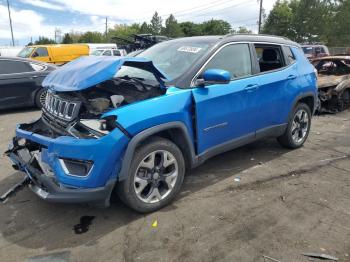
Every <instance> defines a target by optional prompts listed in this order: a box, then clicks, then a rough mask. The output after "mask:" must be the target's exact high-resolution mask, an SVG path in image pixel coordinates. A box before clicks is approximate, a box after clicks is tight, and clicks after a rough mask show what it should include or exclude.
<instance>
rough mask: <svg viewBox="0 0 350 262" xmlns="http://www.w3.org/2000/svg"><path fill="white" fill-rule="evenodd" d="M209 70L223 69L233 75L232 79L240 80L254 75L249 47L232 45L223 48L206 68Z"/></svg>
mask: <svg viewBox="0 0 350 262" xmlns="http://www.w3.org/2000/svg"><path fill="white" fill-rule="evenodd" d="M207 69H222V70H226V71H228V72H230V73H231V77H232V78H240V77H245V76H249V75H251V74H252V64H251V58H250V51H249V46H248V45H247V44H232V45H228V46H225V47H224V48H222V49H221V50H220V51H219V52H218V53H217V54H216V55H215V56H214V57H213V58H212V59H211V60H210V61H209V63H208V64H207V65H206V66H205V69H204V71H205V70H207Z"/></svg>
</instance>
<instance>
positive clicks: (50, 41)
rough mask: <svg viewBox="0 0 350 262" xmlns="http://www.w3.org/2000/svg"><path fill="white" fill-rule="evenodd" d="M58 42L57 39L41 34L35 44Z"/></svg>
mask: <svg viewBox="0 0 350 262" xmlns="http://www.w3.org/2000/svg"><path fill="white" fill-rule="evenodd" d="M49 44H56V42H55V40H53V39H49V38H47V37H45V36H39V39H38V40H36V41H35V42H34V45H49Z"/></svg>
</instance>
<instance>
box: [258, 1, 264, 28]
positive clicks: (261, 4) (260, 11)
mask: <svg viewBox="0 0 350 262" xmlns="http://www.w3.org/2000/svg"><path fill="white" fill-rule="evenodd" d="M262 6H263V0H260V10H259V31H258V33H259V34H260V31H261V22H262V10H263V9H262Z"/></svg>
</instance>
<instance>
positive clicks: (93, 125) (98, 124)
mask: <svg viewBox="0 0 350 262" xmlns="http://www.w3.org/2000/svg"><path fill="white" fill-rule="evenodd" d="M80 124H82V125H83V126H85V127H87V128H89V129H90V130H93V131H96V132H99V133H102V134H104V135H107V134H108V133H109V132H111V131H112V130H113V129H114V128H116V127H117V125H116V116H108V117H105V118H102V119H81V120H80Z"/></svg>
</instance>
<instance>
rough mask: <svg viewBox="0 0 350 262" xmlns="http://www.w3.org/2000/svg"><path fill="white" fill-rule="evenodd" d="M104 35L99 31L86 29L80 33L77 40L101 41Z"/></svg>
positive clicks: (86, 41)
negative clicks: (86, 30)
mask: <svg viewBox="0 0 350 262" xmlns="http://www.w3.org/2000/svg"><path fill="white" fill-rule="evenodd" d="M104 39H105V38H104V36H103V35H102V33H100V32H91V31H88V32H86V33H84V34H82V35H81V36H80V38H79V40H78V42H79V43H103V42H104Z"/></svg>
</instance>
